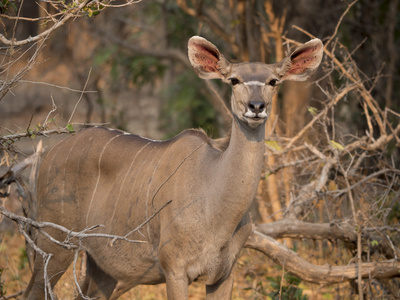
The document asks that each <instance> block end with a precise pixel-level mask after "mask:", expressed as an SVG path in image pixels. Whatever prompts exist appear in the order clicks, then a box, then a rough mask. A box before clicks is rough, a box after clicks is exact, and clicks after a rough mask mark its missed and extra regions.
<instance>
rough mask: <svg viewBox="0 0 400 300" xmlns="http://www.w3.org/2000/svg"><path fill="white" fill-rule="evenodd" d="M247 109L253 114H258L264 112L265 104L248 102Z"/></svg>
mask: <svg viewBox="0 0 400 300" xmlns="http://www.w3.org/2000/svg"><path fill="white" fill-rule="evenodd" d="M249 109H250V111H251V112H253V113H255V114H259V113H261V112H263V111H264V109H265V104H264V103H263V102H250V103H249Z"/></svg>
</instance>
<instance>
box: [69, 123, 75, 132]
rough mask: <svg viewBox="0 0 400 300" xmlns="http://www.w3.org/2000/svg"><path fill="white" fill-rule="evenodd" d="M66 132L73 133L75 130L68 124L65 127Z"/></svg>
mask: <svg viewBox="0 0 400 300" xmlns="http://www.w3.org/2000/svg"><path fill="white" fill-rule="evenodd" d="M67 130H68V131H69V132H74V131H75V130H74V127H73V126H72V124H68V125H67Z"/></svg>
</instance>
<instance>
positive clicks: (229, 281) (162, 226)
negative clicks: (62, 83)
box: [24, 36, 323, 300]
mask: <svg viewBox="0 0 400 300" xmlns="http://www.w3.org/2000/svg"><path fill="white" fill-rule="evenodd" d="M188 48H189V59H190V62H191V64H192V66H193V68H194V70H195V71H196V72H197V74H198V76H199V77H201V78H203V79H221V80H222V81H224V82H226V83H229V84H230V85H231V86H232V91H233V92H232V100H231V101H232V113H233V121H232V129H231V133H230V137H229V140H228V141H227V143H226V145H224V146H223V147H222V146H217V144H216V143H215V142H214V141H213V140H211V139H209V138H208V137H207V136H206V134H205V133H204V132H203V131H200V130H193V129H190V130H186V131H184V132H182V133H181V134H179V135H178V136H176V137H174V138H172V139H170V140H167V141H154V140H150V139H147V138H143V137H140V136H136V135H131V134H127V133H124V132H121V131H118V130H109V129H105V128H90V129H86V130H83V131H82V132H80V133H78V134H76V135H74V136H72V137H69V138H68V139H66V140H64V141H62V142H60V143H59V144H57V145H56V146H54V147H53V148H52V149H51V150H50V151H49V152H48V153H47V155H46V156H45V157H44V159H43V163H42V166H41V168H40V171H39V176H38V186H37V189H38V191H37V199H38V200H37V201H38V202H37V220H38V221H49V222H54V223H57V224H60V225H63V226H65V227H67V228H70V229H73V230H74V231H79V230H83V229H85V228H88V227H91V226H94V225H96V224H102V225H104V227H101V228H99V229H97V232H104V233H110V234H115V235H125V234H126V233H127V232H129V231H131V230H132V229H133V228H136V227H137V226H138V225H139V224H141V223H142V222H143V221H145V220H146V219H147V218H149V217H150V216H151V215H152V214H153V213H154V212H156V211H157V210H158V209H159V208H160V207H162V206H163V205H164V204H165V203H167V202H168V201H170V200H172V201H171V202H170V204H168V205H167V206H165V208H164V209H162V210H161V211H160V212H159V213H158V214H157V215H156V216H155V217H154V218H153V219H152V220H151V221H150V222H149V223H148V224H146V225H145V227H144V228H142V230H141V232H140V233H135V234H134V235H133V236H130V238H132V239H134V238H137V239H144V240H145V241H147V243H140V244H133V243H128V242H124V241H116V242H115V243H110V240H109V239H104V238H85V239H83V240H82V242H81V246H82V249H84V250H85V251H86V252H87V268H86V275H85V279H84V282H83V284H82V291H83V293H84V294H86V295H88V296H90V297H99V298H101V299H116V298H117V297H118V296H120V295H122V294H123V293H124V292H126V291H128V290H129V289H131V288H132V287H134V286H136V285H138V284H158V283H162V282H166V283H167V294H168V299H177V300H178V299H187V297H188V285H189V284H190V283H191V282H193V281H199V282H204V283H205V284H206V293H207V299H218V300H220V299H230V297H231V293H232V285H233V278H232V272H231V271H232V267H233V265H234V264H235V261H236V259H237V257H238V255H239V251H240V250H241V248H242V246H243V244H244V243H245V241H246V239H247V238H248V236H249V234H250V233H251V228H252V225H251V223H250V217H249V213H248V209H249V207H250V205H251V202H252V201H253V198H254V197H255V194H256V190H257V185H258V182H259V180H260V175H261V168H262V166H263V162H264V133H265V122H266V120H267V118H268V115H269V113H270V110H271V101H272V96H273V95H274V94H275V93H276V90H277V86H278V85H279V84H280V83H282V82H283V81H284V80H298V81H302V80H306V79H307V78H308V77H309V76H310V75H311V74H312V73H313V71H314V70H315V69H316V68H317V67H318V66H319V64H320V62H321V58H322V50H323V45H322V43H321V41H320V40H318V39H314V40H311V41H309V42H307V43H306V44H304V45H302V46H301V47H299V48H297V49H296V50H295V51H294V52H293V53H292V54H290V55H289V56H288V57H286V58H285V59H284V60H282V61H281V62H279V63H276V64H263V63H239V64H231V63H229V62H228V60H226V59H225V58H224V56H223V55H222V54H221V53H220V51H219V50H218V49H217V47H216V46H214V45H213V44H211V43H210V42H209V41H207V40H206V39H204V38H202V37H198V36H194V37H192V38H191V39H190V40H189V45H188ZM47 231H48V232H49V233H50V234H51V235H52V236H53V237H55V238H57V239H58V240H63V239H65V237H66V236H65V234H62V233H60V232H58V231H57V230H55V229H54V230H50V229H48V230H47ZM35 241H36V243H37V246H38V247H39V248H41V249H42V250H44V251H46V252H49V253H52V254H53V257H52V258H51V259H50V261H49V264H48V266H47V273H48V277H49V278H50V279H51V280H50V281H51V285H52V286H54V285H55V284H56V282H57V281H58V279H59V278H60V277H61V275H62V274H63V273H64V272H65V270H66V269H67V268H68V266H69V265H70V264H71V262H72V259H73V257H74V253H73V251H71V250H66V249H64V248H61V247H60V246H58V245H55V244H54V243H52V242H51V241H49V240H48V239H47V238H46V237H44V236H43V235H42V234H40V233H36V234H35ZM43 269H44V266H43V259H42V258H41V257H40V256H39V255H36V260H35V261H34V270H33V275H32V278H31V281H30V283H29V286H28V288H27V289H26V291H25V294H24V297H25V298H28V299H41V298H43V297H44V290H45V287H44V284H45V283H44V281H45V280H44V274H43V273H44V271H43Z"/></svg>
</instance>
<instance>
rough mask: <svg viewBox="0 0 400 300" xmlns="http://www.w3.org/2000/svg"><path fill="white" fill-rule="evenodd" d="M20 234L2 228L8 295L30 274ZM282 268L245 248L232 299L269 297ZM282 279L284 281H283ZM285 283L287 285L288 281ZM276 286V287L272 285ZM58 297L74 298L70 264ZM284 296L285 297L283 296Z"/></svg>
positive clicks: (332, 291)
mask: <svg viewBox="0 0 400 300" xmlns="http://www.w3.org/2000/svg"><path fill="white" fill-rule="evenodd" d="M24 249H25V242H24V239H23V237H22V236H21V235H20V234H18V233H15V232H13V231H9V232H2V233H1V242H0V268H3V270H4V271H3V275H2V278H1V280H2V282H3V285H4V290H5V292H6V295H11V294H13V293H16V292H18V291H20V290H22V289H24V288H25V287H26V286H27V284H28V281H29V278H30V270H29V265H28V262H27V259H26V256H25V252H24V251H25V250H24ZM281 277H282V270H281V269H280V268H279V267H277V266H275V265H273V264H272V263H270V262H269V261H268V259H266V257H265V256H263V255H262V254H260V253H257V252H255V251H252V250H248V249H244V250H243V252H242V256H241V257H240V259H239V261H238V266H237V268H236V270H235V285H234V290H233V297H232V299H234V300H242V299H243V300H245V299H271V298H270V297H267V296H265V294H263V293H270V292H271V291H273V290H274V283H273V280H272V279H271V278H279V279H280V278H281ZM284 282H285V281H284ZM285 285H288V283H287V281H286V282H285ZM299 287H300V288H301V289H302V290H303V295H307V296H308V298H307V299H313V300H317V299H335V297H336V296H339V297H340V298H342V297H345V295H349V287H348V285H347V284H343V285H336V286H333V287H325V288H321V287H318V286H316V285H309V284H307V285H305V284H303V283H300V285H299ZM275 290H276V287H275ZM55 293H56V295H57V296H58V299H60V300H62V299H73V296H74V293H75V286H74V279H73V273H72V267H70V268H69V269H68V271H67V272H66V273H65V275H64V276H63V277H62V278H61V280H60V281H59V283H58V284H57V286H56V288H55ZM166 298H167V297H166V288H165V284H160V285H157V286H138V287H136V288H134V289H132V290H130V291H129V292H128V293H126V294H124V295H123V296H122V297H121V298H120V299H141V300H156V299H157V300H162V299H166ZM189 299H193V300H197V299H199V300H200V299H205V288H204V285H202V284H196V283H194V284H192V285H191V286H190V287H189ZM282 299H285V298H282Z"/></svg>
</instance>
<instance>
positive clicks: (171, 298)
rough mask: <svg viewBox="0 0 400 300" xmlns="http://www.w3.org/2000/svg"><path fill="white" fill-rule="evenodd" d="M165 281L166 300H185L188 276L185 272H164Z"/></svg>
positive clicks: (186, 297)
mask: <svg viewBox="0 0 400 300" xmlns="http://www.w3.org/2000/svg"><path fill="white" fill-rule="evenodd" d="M165 277H166V281H167V296H168V300H187V299H188V285H189V282H188V278H187V276H186V274H174V273H173V272H169V273H167V274H165Z"/></svg>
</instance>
